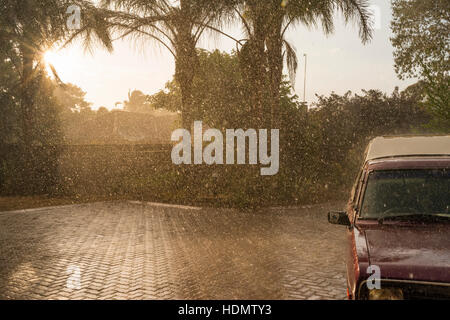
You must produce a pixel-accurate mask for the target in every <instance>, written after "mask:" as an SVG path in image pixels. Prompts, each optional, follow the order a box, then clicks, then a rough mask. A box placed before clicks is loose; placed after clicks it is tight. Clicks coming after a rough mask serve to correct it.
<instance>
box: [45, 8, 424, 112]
mask: <svg viewBox="0 0 450 320" xmlns="http://www.w3.org/2000/svg"><path fill="white" fill-rule="evenodd" d="M371 4H372V7H373V8H374V12H375V13H376V14H375V17H376V18H375V19H374V24H375V27H376V28H375V31H374V36H373V39H372V41H371V42H370V43H368V44H366V45H363V44H362V43H361V40H360V39H359V37H358V28H357V27H356V26H354V24H353V23H352V22H350V23H349V24H348V25H345V23H344V21H343V19H342V17H340V15H337V16H336V18H335V27H336V28H335V32H334V33H333V34H332V35H328V36H326V35H324V34H323V32H322V30H321V28H320V27H319V28H318V29H311V30H309V29H307V28H306V27H304V26H302V25H298V26H295V28H292V29H290V30H289V31H288V32H287V34H286V39H287V40H288V41H289V42H290V43H291V44H293V45H294V47H295V48H296V50H297V55H298V57H299V68H298V71H297V78H296V81H295V87H294V89H295V93H296V94H297V95H298V96H299V97H300V98H301V100H303V94H304V90H303V88H304V71H305V68H304V62H305V60H304V54H305V53H306V54H307V70H306V75H307V80H306V101H308V102H309V103H311V102H315V101H317V97H316V95H330V94H331V93H332V92H335V93H337V94H344V93H345V92H347V91H348V90H351V91H352V92H354V93H360V92H361V90H362V89H379V90H382V91H384V92H387V93H391V92H392V91H393V90H394V88H395V87H396V86H398V87H399V88H400V89H404V88H406V87H407V86H408V85H410V84H412V83H414V82H415V80H406V81H401V80H399V79H398V78H397V76H396V74H395V71H394V58H393V48H392V46H391V42H390V40H389V38H390V37H391V35H392V34H391V30H390V21H391V18H392V12H391V7H390V1H388V0H372V1H371ZM226 32H228V33H230V34H232V35H233V36H235V37H237V38H238V39H242V38H243V37H244V36H242V34H241V27H240V26H239V25H236V26H231V27H230V28H228V29H226ZM199 47H201V48H205V49H208V50H213V49H216V48H217V49H219V50H222V51H226V52H231V50H232V49H234V48H236V45H235V43H234V42H233V41H232V40H229V39H228V38H225V37H221V36H211V35H209V34H208V35H205V36H204V37H203V38H202V41H201V42H200V44H199ZM47 56H48V60H50V62H51V63H52V64H53V65H54V66H55V68H56V69H57V71H58V74H59V76H60V78H61V79H62V81H64V82H70V83H73V84H75V85H77V86H79V87H81V88H82V89H83V90H84V91H85V92H86V93H87V94H86V100H87V101H89V102H91V103H92V104H93V105H92V108H93V109H98V108H99V107H101V106H105V107H107V108H108V109H113V108H114V107H115V105H116V103H117V102H123V101H124V100H127V95H128V92H129V90H141V91H143V92H144V93H146V94H153V93H156V92H158V91H159V90H161V89H163V88H164V85H165V83H166V82H167V81H169V80H171V79H172V78H173V74H174V70H175V66H174V60H173V57H172V56H171V54H170V53H169V52H168V51H167V50H166V49H164V48H161V47H159V46H157V45H156V44H155V42H154V41H151V40H149V41H146V42H139V43H136V42H133V41H132V40H131V39H128V40H121V41H117V42H115V43H114V51H113V53H109V52H107V51H106V50H104V49H101V48H97V49H96V50H94V51H93V52H92V53H89V52H88V53H86V52H85V51H84V49H83V47H82V45H80V44H79V43H75V44H73V45H71V46H70V47H67V48H65V49H63V50H57V49H55V50H52V51H51V52H50V53H49V54H48V55H47ZM118 106H119V107H120V105H118Z"/></svg>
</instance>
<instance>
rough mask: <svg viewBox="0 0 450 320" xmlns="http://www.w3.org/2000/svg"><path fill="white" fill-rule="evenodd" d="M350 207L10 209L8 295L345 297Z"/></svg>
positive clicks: (2, 249)
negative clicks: (346, 211)
mask: <svg viewBox="0 0 450 320" xmlns="http://www.w3.org/2000/svg"><path fill="white" fill-rule="evenodd" d="M342 206H343V205H342V204H337V205H336V204H334V205H333V204H327V205H318V206H308V207H305V208H298V209H295V208H293V209H282V208H281V209H280V208H278V209H266V210H260V211H258V212H246V213H242V212H238V211H234V210H229V209H207V208H205V209H201V210H193V209H186V208H179V207H161V206H154V205H151V204H139V203H131V202H113V203H95V204H85V205H77V206H66V207H62V208H61V207H59V208H58V207H55V208H48V209H45V210H39V211H27V212H3V213H0V299H105V300H114V299H144V300H151V299H313V300H315V299H343V298H345V290H346V289H345V284H346V280H345V264H344V261H343V258H342V257H343V256H344V254H343V252H344V244H345V238H344V230H343V228H340V227H338V226H332V225H329V224H328V223H327V221H326V213H327V212H328V211H329V210H331V209H340V208H341V207H342ZM68 286H69V287H68ZM78 286H79V287H78Z"/></svg>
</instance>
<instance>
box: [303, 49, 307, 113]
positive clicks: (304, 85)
mask: <svg viewBox="0 0 450 320" xmlns="http://www.w3.org/2000/svg"><path fill="white" fill-rule="evenodd" d="M303 56H304V57H305V79H304V80H303V103H304V104H305V105H306V67H307V63H308V56H307V54H306V53H305V54H303Z"/></svg>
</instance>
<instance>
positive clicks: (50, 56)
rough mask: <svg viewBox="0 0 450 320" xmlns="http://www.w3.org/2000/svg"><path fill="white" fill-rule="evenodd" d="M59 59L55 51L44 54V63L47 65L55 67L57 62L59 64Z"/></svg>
mask: <svg viewBox="0 0 450 320" xmlns="http://www.w3.org/2000/svg"><path fill="white" fill-rule="evenodd" d="M58 58H59V57H58V54H57V53H55V52H53V51H50V50H49V51H46V52H45V53H44V61H45V63H46V64H52V65H54V64H55V62H57V61H58V60H59V59H58Z"/></svg>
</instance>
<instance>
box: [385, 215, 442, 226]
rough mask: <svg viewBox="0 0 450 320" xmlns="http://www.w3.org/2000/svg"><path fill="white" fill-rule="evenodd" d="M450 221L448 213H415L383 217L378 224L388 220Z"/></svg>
mask: <svg viewBox="0 0 450 320" xmlns="http://www.w3.org/2000/svg"><path fill="white" fill-rule="evenodd" d="M448 219H450V214H446V213H443V214H441V213H420V214H419V213H414V214H400V215H392V216H386V217H381V218H379V219H378V222H379V223H380V224H382V223H383V222H384V221H386V220H432V221H436V220H437V221H439V220H448Z"/></svg>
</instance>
